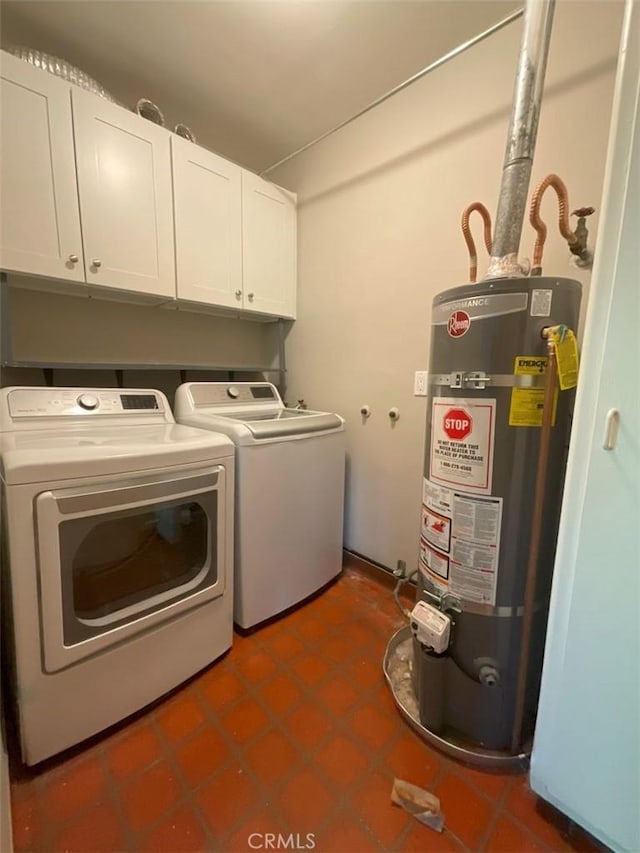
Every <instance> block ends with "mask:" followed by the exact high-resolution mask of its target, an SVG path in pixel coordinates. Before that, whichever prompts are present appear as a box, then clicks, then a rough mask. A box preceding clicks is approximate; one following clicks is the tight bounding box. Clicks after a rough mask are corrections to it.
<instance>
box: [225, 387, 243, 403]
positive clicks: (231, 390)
mask: <svg viewBox="0 0 640 853" xmlns="http://www.w3.org/2000/svg"><path fill="white" fill-rule="evenodd" d="M227 394H228V395H229V397H231V399H232V400H237V399H238V397H239V396H240V391H239V389H238V388H236V386H235V385H230V386H229V387H228V388H227Z"/></svg>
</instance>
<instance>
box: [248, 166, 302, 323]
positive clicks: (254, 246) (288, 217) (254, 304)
mask: <svg viewBox="0 0 640 853" xmlns="http://www.w3.org/2000/svg"><path fill="white" fill-rule="evenodd" d="M296 240H297V238H296V197H295V195H294V194H293V193H290V192H287V190H283V189H281V188H280V187H277V186H275V184H270V183H269V182H268V181H264V180H263V179H262V178H259V177H258V176H257V175H254V174H252V173H251V172H246V171H244V170H243V171H242V274H243V282H244V284H243V290H244V294H243V296H244V306H245V308H249V309H251V310H253V311H259V312H260V313H262V314H273V315H275V316H278V317H291V318H294V317H295V314H296V272H297V271H296Z"/></svg>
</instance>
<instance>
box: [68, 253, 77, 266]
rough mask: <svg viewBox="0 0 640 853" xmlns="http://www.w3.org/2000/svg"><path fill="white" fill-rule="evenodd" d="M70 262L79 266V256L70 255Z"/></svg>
mask: <svg viewBox="0 0 640 853" xmlns="http://www.w3.org/2000/svg"><path fill="white" fill-rule="evenodd" d="M69 260H70V261H71V263H72V264H77V263H78V260H79V258H78V256H77V255H74V254H73V253H72V254H70V255H69Z"/></svg>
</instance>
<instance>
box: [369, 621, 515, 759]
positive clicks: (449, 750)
mask: <svg viewBox="0 0 640 853" xmlns="http://www.w3.org/2000/svg"><path fill="white" fill-rule="evenodd" d="M412 661H413V638H412V635H411V628H410V627H409V626H408V625H406V626H405V627H404V628H401V629H400V630H399V631H397V632H396V633H395V634H394V635H393V637H392V638H391V640H390V641H389V644H388V646H387V650H386V652H385V656H384V663H383V669H384V676H385V678H386V679H387V684H388V685H389V687H390V689H391V692H392V694H393V699H394V701H395V703H396V706H397V707H398V710H399V711H400V713H401V714H402V716H403V717H404V719H405V720H406V721H407V722H408V723H409V725H410V726H411V728H412V729H414V731H416V732H417V733H418V735H420V737H421V738H422V739H423V740H425V741H427V743H429V744H431V746H434V747H435V748H436V749H439V750H440V751H441V752H444V753H445V754H446V755H448V756H449V757H451V758H455V759H457V760H458V761H462V762H464V763H465V764H472V765H474V766H476V767H483V768H485V769H493V770H505V771H509V770H512V771H520V772H522V773H524V772H526V771H527V770H528V768H529V756H530V754H531V749H530V748H529V747H527V748H525V749H524V750H523V751H521V752H519V753H517V754H516V755H514V754H512V753H509V752H503V751H500V750H495V749H482V747H479V746H476V745H475V744H472V743H470V742H468V741H464V739H463V738H461V737H455V738H454V737H451V736H449V737H447V736H442V735H437V734H435V733H434V732H432V731H430V730H429V729H428V728H426V726H423V725H422V723H421V722H420V715H419V711H418V702H417V700H416V696H415V692H414V690H413V684H412V680H411V664H412Z"/></svg>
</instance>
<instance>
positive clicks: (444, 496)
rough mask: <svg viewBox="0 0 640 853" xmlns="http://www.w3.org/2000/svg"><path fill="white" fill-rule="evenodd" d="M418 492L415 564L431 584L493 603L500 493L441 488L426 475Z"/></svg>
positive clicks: (440, 590)
mask: <svg viewBox="0 0 640 853" xmlns="http://www.w3.org/2000/svg"><path fill="white" fill-rule="evenodd" d="M422 496H423V505H422V530H421V536H420V569H421V571H422V572H423V574H424V575H425V577H426V578H427V579H428V580H429V582H430V585H431V586H432V587H433V588H435V589H436V590H437V591H439V592H441V593H444V592H451V593H452V594H454V595H457V596H459V597H460V598H461V599H463V600H466V601H473V602H476V603H479V604H488V605H491V606H493V605H495V603H496V589H497V585H498V564H499V556H500V530H501V526H502V504H503V500H502V498H494V497H481V496H480V495H472V494H467V493H465V492H461V491H457V490H455V489H443V488H442V486H439V485H438V484H436V483H432V482H431V481H430V480H427V479H426V478H425V479H424V482H423V489H422ZM445 531H446V536H445V535H443V534H444V532H445Z"/></svg>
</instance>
